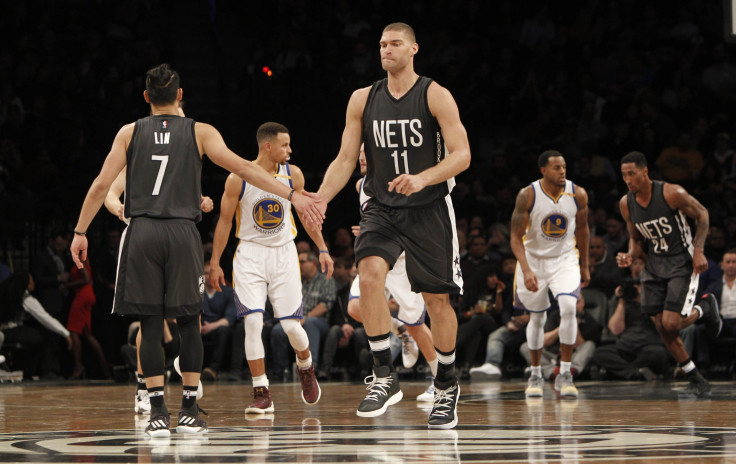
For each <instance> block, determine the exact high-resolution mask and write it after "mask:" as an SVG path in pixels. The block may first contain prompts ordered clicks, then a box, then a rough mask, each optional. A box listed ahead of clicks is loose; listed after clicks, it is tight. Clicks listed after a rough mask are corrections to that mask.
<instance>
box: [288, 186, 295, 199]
mask: <svg viewBox="0 0 736 464" xmlns="http://www.w3.org/2000/svg"><path fill="white" fill-rule="evenodd" d="M294 192H296V189H291V192H289V197H288V198H287V200H289V201H291V197H292V195H294Z"/></svg>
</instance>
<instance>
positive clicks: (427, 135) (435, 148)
mask: <svg viewBox="0 0 736 464" xmlns="http://www.w3.org/2000/svg"><path fill="white" fill-rule="evenodd" d="M431 83H432V79H430V78H428V77H419V79H418V80H417V82H416V83H415V84H414V86H413V87H412V88H411V89H410V90H409V91H408V92H407V93H406V94H404V95H403V96H402V97H401V98H399V99H396V98H394V97H393V96H392V95H391V94H390V93H389V91H388V79H383V80H380V81H378V82H376V83H374V84H373V86H372V87H371V90H370V93H369V95H368V100H367V101H366V104H365V110H364V111H363V141H364V142H365V155H366V163H367V168H368V172H367V174H366V178H365V184H364V189H365V193H366V194H367V195H368V196H369V197H372V198H374V199H376V200H377V201H378V202H380V203H382V204H384V205H387V206H391V207H396V208H405V207H421V206H426V205H429V204H430V203H432V202H434V201H435V200H437V199H440V198H444V197H445V196H446V195H447V194H448V192H449V186H448V182H441V183H439V184H436V185H430V186H428V187H425V188H424V189H423V190H422V191H420V192H417V193H414V194H412V195H410V196H408V197H407V196H406V195H401V194H398V193H395V192H389V191H388V183H389V181H391V180H393V179H395V178H396V177H398V176H399V175H401V174H407V173H408V174H418V173H420V172H422V171H424V170H426V169H428V168H431V167H432V166H435V165H436V164H438V163H439V162H440V161H442V160H443V159H444V157H445V142H444V139H443V138H442V134H441V132H440V127H439V124H438V123H437V120H436V119H435V117H434V116H432V114H431V113H430V111H429V105H428V103H427V89H428V88H429V85H430V84H431Z"/></svg>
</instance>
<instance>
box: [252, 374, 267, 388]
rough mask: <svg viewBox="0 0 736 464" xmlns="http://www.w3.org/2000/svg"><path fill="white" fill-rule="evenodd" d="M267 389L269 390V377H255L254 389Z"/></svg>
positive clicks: (264, 375)
mask: <svg viewBox="0 0 736 464" xmlns="http://www.w3.org/2000/svg"><path fill="white" fill-rule="evenodd" d="M258 387H266V388H268V377H267V376H266V374H263V375H259V376H257V377H253V388H258Z"/></svg>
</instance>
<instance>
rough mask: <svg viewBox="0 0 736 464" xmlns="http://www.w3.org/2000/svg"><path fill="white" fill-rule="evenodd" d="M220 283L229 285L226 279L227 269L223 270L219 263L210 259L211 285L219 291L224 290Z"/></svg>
mask: <svg viewBox="0 0 736 464" xmlns="http://www.w3.org/2000/svg"><path fill="white" fill-rule="evenodd" d="M220 284H222V285H227V282H226V281H225V271H223V270H222V268H221V267H220V264H219V263H213V262H212V261H210V285H212V286H213V287H215V289H216V290H217V291H218V292H221V291H222V287H220Z"/></svg>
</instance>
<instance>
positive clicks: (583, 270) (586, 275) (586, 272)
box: [580, 266, 590, 288]
mask: <svg viewBox="0 0 736 464" xmlns="http://www.w3.org/2000/svg"><path fill="white" fill-rule="evenodd" d="M580 279H581V280H582V282H581V283H580V286H581V287H583V288H585V287H587V286H588V284H589V283H590V269H589V268H588V266H580Z"/></svg>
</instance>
